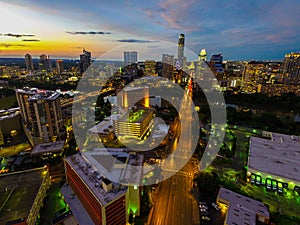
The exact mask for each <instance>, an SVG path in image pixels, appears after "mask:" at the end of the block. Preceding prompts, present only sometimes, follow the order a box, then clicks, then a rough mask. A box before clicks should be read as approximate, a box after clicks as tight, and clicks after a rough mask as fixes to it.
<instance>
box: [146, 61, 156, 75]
mask: <svg viewBox="0 0 300 225" xmlns="http://www.w3.org/2000/svg"><path fill="white" fill-rule="evenodd" d="M144 75H145V76H157V73H156V62H155V61H154V60H145V71H144Z"/></svg>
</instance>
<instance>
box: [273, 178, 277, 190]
mask: <svg viewBox="0 0 300 225" xmlns="http://www.w3.org/2000/svg"><path fill="white" fill-rule="evenodd" d="M272 190H273V191H277V181H276V180H272Z"/></svg>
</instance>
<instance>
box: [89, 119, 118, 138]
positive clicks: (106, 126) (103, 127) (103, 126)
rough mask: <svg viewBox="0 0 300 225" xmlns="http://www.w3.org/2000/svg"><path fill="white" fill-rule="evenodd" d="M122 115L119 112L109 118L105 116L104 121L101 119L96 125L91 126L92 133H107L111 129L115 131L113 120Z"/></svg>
mask: <svg viewBox="0 0 300 225" xmlns="http://www.w3.org/2000/svg"><path fill="white" fill-rule="evenodd" d="M119 116H120V115H119V114H114V115H111V116H110V117H108V118H105V119H104V120H103V121H101V122H100V123H98V124H97V125H96V126H94V127H92V128H90V129H89V130H88V131H89V132H90V133H94V134H100V133H106V132H109V131H113V130H114V128H113V122H112V120H114V119H117V118H118V117H119Z"/></svg>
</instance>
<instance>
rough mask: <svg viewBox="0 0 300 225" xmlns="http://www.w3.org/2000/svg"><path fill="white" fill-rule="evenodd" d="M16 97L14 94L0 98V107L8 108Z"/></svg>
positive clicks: (14, 101)
mask: <svg viewBox="0 0 300 225" xmlns="http://www.w3.org/2000/svg"><path fill="white" fill-rule="evenodd" d="M16 101H17V98H16V96H15V95H12V96H9V97H4V98H1V99H0V109H9V108H12V106H13V105H15V103H16Z"/></svg>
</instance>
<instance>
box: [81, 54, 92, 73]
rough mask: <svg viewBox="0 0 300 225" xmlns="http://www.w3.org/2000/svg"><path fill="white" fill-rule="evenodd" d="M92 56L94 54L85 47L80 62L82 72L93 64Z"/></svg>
mask: <svg viewBox="0 0 300 225" xmlns="http://www.w3.org/2000/svg"><path fill="white" fill-rule="evenodd" d="M91 57H92V54H91V53H90V52H88V51H86V50H85V49H83V53H82V54H81V55H80V63H79V70H80V73H84V72H85V71H86V70H87V68H88V67H89V66H90V65H91Z"/></svg>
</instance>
